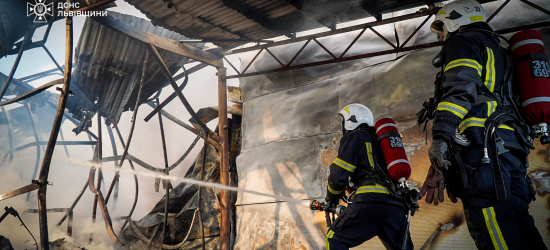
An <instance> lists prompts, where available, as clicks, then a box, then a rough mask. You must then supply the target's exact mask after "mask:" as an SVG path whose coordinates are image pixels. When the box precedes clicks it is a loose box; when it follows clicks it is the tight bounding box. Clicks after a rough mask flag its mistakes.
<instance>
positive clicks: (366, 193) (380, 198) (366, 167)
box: [327, 125, 402, 206]
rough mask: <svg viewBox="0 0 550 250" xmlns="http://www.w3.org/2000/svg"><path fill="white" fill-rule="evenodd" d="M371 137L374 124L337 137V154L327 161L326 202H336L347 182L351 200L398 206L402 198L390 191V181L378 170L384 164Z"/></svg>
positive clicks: (385, 174)
mask: <svg viewBox="0 0 550 250" xmlns="http://www.w3.org/2000/svg"><path fill="white" fill-rule="evenodd" d="M375 138H376V133H375V129H374V127H370V126H367V127H365V125H361V126H360V127H359V128H357V129H355V130H353V131H351V132H348V133H346V134H344V136H343V137H342V139H340V147H339V149H338V157H336V159H335V160H334V162H333V163H332V164H331V165H330V175H329V177H328V185H327V201H328V202H329V203H331V204H332V203H337V202H338V198H339V197H340V195H341V194H342V192H344V190H345V188H346V186H348V185H349V184H350V183H351V186H353V187H352V189H354V190H355V197H354V199H353V202H382V203H391V204H396V205H399V206H402V200H401V199H399V198H397V197H394V196H393V195H392V194H391V193H393V192H392V190H393V189H392V185H393V184H394V183H393V182H392V180H391V179H390V178H389V177H388V176H389V175H388V173H387V171H386V173H382V171H383V170H382V169H386V164H385V163H383V161H384V158H383V156H382V154H381V152H378V151H379V150H378V149H377V147H376V141H375ZM380 160H381V161H382V162H381V161H380ZM375 164H378V166H380V167H378V166H376V165H375ZM380 164H382V165H380ZM393 187H395V186H393Z"/></svg>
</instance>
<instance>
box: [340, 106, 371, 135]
mask: <svg viewBox="0 0 550 250" xmlns="http://www.w3.org/2000/svg"><path fill="white" fill-rule="evenodd" d="M338 114H340V115H342V116H343V117H344V129H346V130H348V131H349V130H354V129H356V128H357V127H358V126H359V125H360V124H363V123H365V124H368V125H369V126H373V125H374V117H373V116H372V112H371V111H370V109H369V108H367V107H366V106H365V105H363V104H359V103H352V104H350V105H348V106H346V107H344V108H343V109H342V110H340V112H338Z"/></svg>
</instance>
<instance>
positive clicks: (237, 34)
mask: <svg viewBox="0 0 550 250" xmlns="http://www.w3.org/2000/svg"><path fill="white" fill-rule="evenodd" d="M126 1H127V2H128V3H130V4H132V5H134V6H135V7H136V8H137V9H139V10H140V11H141V12H143V13H144V14H145V15H146V16H147V17H148V18H149V19H151V20H152V22H153V24H155V25H159V26H162V27H164V28H167V29H169V30H172V31H176V32H178V33H180V34H184V35H185V36H187V37H190V38H201V39H232V40H250V39H255V40H257V39H264V38H269V37H277V36H281V35H282V34H280V33H277V32H275V31H273V30H270V29H268V28H266V27H264V26H262V25H260V24H259V23H257V22H255V21H253V20H251V19H248V18H247V17H245V16H244V15H242V14H241V13H239V12H237V11H236V10H234V9H231V8H229V7H227V6H226V5H224V3H223V2H222V1H221V0H172V1H162V0H126ZM240 44H242V42H237V43H220V44H217V45H219V46H221V47H235V46H238V45H240Z"/></svg>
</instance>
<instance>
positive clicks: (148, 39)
mask: <svg viewBox="0 0 550 250" xmlns="http://www.w3.org/2000/svg"><path fill="white" fill-rule="evenodd" d="M92 20H94V21H96V22H98V23H100V24H102V25H104V26H105V27H107V28H110V29H112V30H114V31H116V32H117V33H119V34H122V35H124V36H127V37H129V38H132V39H136V40H138V41H142V42H144V43H147V44H154V46H157V47H159V48H161V49H164V50H167V51H170V52H172V53H175V54H178V55H181V56H185V57H189V58H192V59H194V60H197V61H200V62H203V63H206V64H208V65H212V66H215V67H222V66H223V62H222V59H221V58H220V57H217V56H215V55H213V54H211V53H208V52H206V51H203V50H200V49H197V48H195V47H192V46H189V45H187V44H182V43H179V42H177V41H174V40H171V39H167V38H164V37H161V36H157V35H154V34H151V33H147V32H145V31H142V30H139V29H137V28H135V27H132V26H130V25H129V24H126V23H124V22H122V21H120V20H118V19H116V18H114V17H113V16H111V15H108V16H106V17H92Z"/></svg>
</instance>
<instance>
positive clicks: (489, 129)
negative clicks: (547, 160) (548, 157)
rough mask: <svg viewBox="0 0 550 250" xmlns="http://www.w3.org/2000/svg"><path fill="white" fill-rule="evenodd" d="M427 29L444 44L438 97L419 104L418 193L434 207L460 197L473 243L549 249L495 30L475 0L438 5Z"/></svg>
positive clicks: (437, 60) (485, 246)
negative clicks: (426, 140)
mask: <svg viewBox="0 0 550 250" xmlns="http://www.w3.org/2000/svg"><path fill="white" fill-rule="evenodd" d="M431 29H432V30H433V31H434V32H436V33H438V34H441V35H442V36H443V37H444V39H445V42H444V45H443V48H442V50H441V52H440V54H439V55H438V56H437V57H436V58H434V60H433V61H432V64H434V66H435V67H438V68H439V67H440V68H441V72H440V73H439V74H438V77H437V78H438V80H437V81H436V91H435V93H436V96H435V97H434V98H433V99H432V101H430V102H427V103H425V104H424V107H425V109H424V111H425V112H424V113H423V114H424V115H425V116H427V118H428V119H433V126H432V135H433V142H432V145H431V147H430V149H429V158H430V161H431V164H432V166H431V168H430V170H429V172H428V176H427V178H426V181H425V182H424V185H423V187H422V190H421V194H422V196H424V197H425V201H426V202H427V203H432V202H433V203H434V205H438V204H439V203H440V202H443V200H444V196H443V195H444V189H445V188H447V194H448V196H449V198H450V199H451V201H453V202H457V198H461V199H462V204H463V207H464V214H465V217H466V221H467V224H468V230H469V232H470V235H471V237H472V238H473V240H474V241H475V244H476V246H477V248H478V249H546V246H545V245H544V242H543V241H542V237H541V236H540V234H539V232H538V230H537V228H536V227H535V224H534V221H533V217H531V216H530V215H529V211H528V208H529V203H530V202H531V200H534V198H535V195H536V194H535V193H533V190H534V189H533V186H532V185H531V182H530V179H528V178H529V177H528V175H527V170H526V167H527V166H528V164H527V161H526V159H527V155H528V154H529V141H528V140H525V135H524V132H525V129H522V126H523V125H521V124H522V123H521V122H518V121H521V119H522V118H521V114H519V112H518V111H517V110H518V109H517V106H514V105H515V104H514V100H513V99H512V98H511V97H512V94H510V93H512V89H511V87H510V86H511V84H510V81H511V79H512V78H513V77H512V74H511V72H513V70H512V67H513V65H512V64H511V62H510V61H511V60H509V57H508V55H507V52H506V50H505V49H503V48H502V47H501V46H500V44H499V43H500V41H499V35H498V34H496V33H494V32H493V31H492V29H491V27H489V25H488V24H487V23H486V16H485V11H484V9H483V7H482V6H481V4H479V3H478V2H476V1H474V0H457V1H454V2H451V3H449V4H447V5H446V6H444V7H443V8H441V9H440V10H439V12H438V13H437V14H436V16H435V21H434V22H433V23H432V25H431ZM419 114H421V113H419ZM430 114H435V115H434V116H433V117H429V116H430ZM419 116H420V119H419V122H423V121H421V120H422V115H419ZM425 119H426V118H425ZM425 119H424V120H425ZM445 173H446V174H445ZM444 174H445V175H444ZM444 176H445V177H444Z"/></svg>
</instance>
